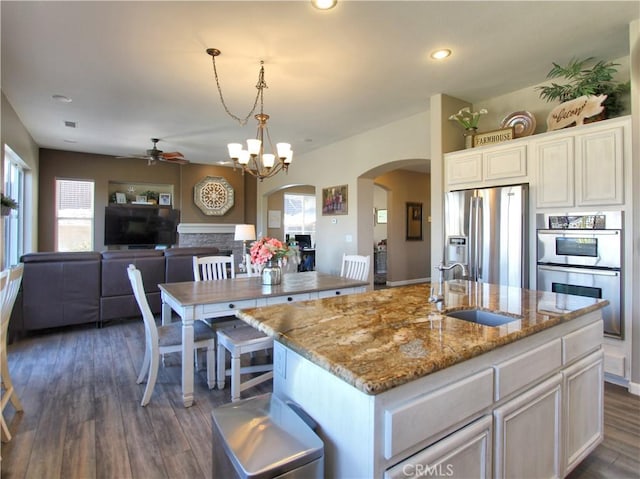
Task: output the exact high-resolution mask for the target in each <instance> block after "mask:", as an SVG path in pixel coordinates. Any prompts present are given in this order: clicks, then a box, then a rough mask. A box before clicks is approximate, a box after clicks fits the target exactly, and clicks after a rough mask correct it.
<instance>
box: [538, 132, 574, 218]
mask: <svg viewBox="0 0 640 479" xmlns="http://www.w3.org/2000/svg"><path fill="white" fill-rule="evenodd" d="M536 158H537V160H538V191H537V193H538V194H537V200H536V204H537V206H538V208H547V207H554V206H573V196H574V195H573V177H574V161H573V138H571V137H564V138H557V139H554V140H550V141H543V142H540V143H538V144H537V145H536Z"/></svg>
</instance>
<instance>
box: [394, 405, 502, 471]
mask: <svg viewBox="0 0 640 479" xmlns="http://www.w3.org/2000/svg"><path fill="white" fill-rule="evenodd" d="M491 426H492V418H491V416H484V417H483V418H481V419H478V420H477V421H476V422H474V423H471V424H469V425H468V426H466V427H464V428H462V429H460V430H459V431H457V432H455V433H453V434H451V435H450V436H447V437H446V438H445V439H443V440H441V441H439V442H437V443H435V444H434V445H432V446H430V447H428V448H426V449H424V450H422V451H420V452H418V453H417V454H415V455H413V456H411V457H410V458H408V459H406V460H404V461H402V462H401V463H400V464H397V465H395V466H394V467H392V468H390V469H389V470H387V471H385V473H384V478H385V479H405V478H407V477H474V478H478V479H482V478H485V479H488V478H489V477H491V430H492V427H491Z"/></svg>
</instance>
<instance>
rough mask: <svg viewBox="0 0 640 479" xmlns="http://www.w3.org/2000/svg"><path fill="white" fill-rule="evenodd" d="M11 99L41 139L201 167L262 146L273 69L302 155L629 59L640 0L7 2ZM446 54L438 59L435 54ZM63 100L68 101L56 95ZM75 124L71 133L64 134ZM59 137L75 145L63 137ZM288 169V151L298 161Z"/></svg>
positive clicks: (279, 128)
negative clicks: (445, 106) (232, 151)
mask: <svg viewBox="0 0 640 479" xmlns="http://www.w3.org/2000/svg"><path fill="white" fill-rule="evenodd" d="M0 8H1V12H0V13H1V20H2V30H1V34H2V78H1V79H2V91H3V92H4V93H5V95H6V96H7V98H8V100H9V102H10V103H11V105H12V106H13V108H14V109H15V110H16V112H17V114H18V116H19V117H20V119H21V120H22V122H23V123H24V125H25V126H26V128H27V129H28V130H29V131H30V132H31V135H32V136H33V138H34V140H35V141H36V143H38V145H40V146H41V147H45V148H53V149H61V150H71V151H82V152H90V153H101V154H107V155H127V154H132V153H140V154H142V153H143V152H144V151H145V150H146V149H147V148H150V147H151V142H150V140H149V139H150V138H151V137H158V138H160V139H161V140H162V141H161V143H159V145H158V146H159V148H160V149H162V150H164V151H173V150H178V151H181V152H182V153H183V154H184V155H185V157H187V158H188V159H189V160H191V161H193V162H196V163H215V162H217V161H221V160H225V159H226V144H227V143H228V142H230V141H244V139H246V138H248V137H252V136H255V128H256V123H255V121H254V120H251V121H250V122H249V123H248V125H247V126H246V127H244V128H241V127H240V126H239V125H238V124H237V123H235V122H234V121H233V120H232V119H231V118H229V117H228V116H226V114H225V113H224V110H223V108H222V106H221V104H220V100H219V98H218V94H217V91H216V87H215V81H214V77H213V69H212V65H211V57H210V56H209V55H207V54H206V53H205V49H206V48H208V47H215V48H218V49H220V50H222V55H221V56H220V57H218V60H217V64H218V72H219V75H220V80H221V83H222V88H223V93H224V95H225V100H226V101H227V103H228V105H229V107H230V109H231V110H232V111H233V113H235V114H236V115H238V116H245V114H246V113H247V112H248V111H249V110H250V108H251V106H252V102H253V99H254V97H255V93H256V90H255V84H256V79H257V74H258V70H259V64H260V60H264V62H265V79H266V82H267V85H268V87H269V88H268V89H267V90H266V91H265V112H266V113H269V114H270V115H271V116H272V119H271V121H270V123H269V125H270V132H271V136H272V138H273V140H274V142H276V141H288V142H290V143H291V144H292V148H293V149H294V152H295V154H296V155H299V154H301V153H303V152H306V151H309V150H311V149H315V148H319V147H321V146H324V145H326V144H329V143H332V142H335V141H338V140H340V139H343V138H346V137H349V136H352V135H354V134H357V133H360V132H363V131H366V130H368V129H371V128H375V127H377V126H380V125H384V124H386V123H389V122H391V121H394V120H397V119H400V118H404V117H407V116H410V115H413V114H416V113H418V112H421V111H425V110H426V109H427V108H428V103H429V97H430V96H432V95H433V94H436V93H446V94H449V95H452V96H455V97H458V98H463V99H465V100H467V101H470V102H472V103H473V102H474V101H479V100H482V99H487V98H490V97H492V96H496V95H499V94H503V93H505V92H509V91H514V90H518V89H521V88H524V87H526V86H528V85H532V84H534V83H538V82H541V81H544V79H545V75H546V74H547V72H548V71H549V69H550V67H551V62H554V61H555V62H558V63H564V62H566V61H568V60H569V59H571V58H573V57H576V58H584V57H587V56H595V57H597V58H602V59H607V60H610V59H616V58H620V57H622V56H625V55H628V54H629V53H628V52H629V40H628V24H629V23H630V21H631V20H633V19H635V18H639V17H640V2H638V1H637V0H636V1H626V2H614V1H567V2H554V1H526V2H516V1H507V2H485V1H472V2H463V1H446V2H435V1H355V0H351V1H346V0H340V1H339V3H338V6H337V7H336V8H335V9H333V10H331V11H328V12H320V11H317V10H315V9H314V8H313V7H311V5H310V3H309V2H308V1H307V0H300V1H293V2H285V1H258V2H249V1H229V2H218V1H216V2H204V1H200V2H187V1H180V2H165V1H158V2H123V1H112V2H94V1H83V2H55V1H45V2H28V1H6V0H3V1H2V2H0ZM440 47H447V48H450V49H452V50H453V56H452V57H451V58H449V59H448V60H446V61H444V62H435V61H433V60H431V59H430V58H429V53H430V52H431V51H433V50H435V49H437V48H440ZM55 94H61V95H66V96H67V97H70V98H71V99H72V100H73V101H72V102H71V103H60V102H57V101H55V100H53V99H52V95H55ZM65 121H74V122H77V128H75V129H72V128H68V127H65V124H64V123H65ZM65 140H73V141H75V143H70V142H67V141H65ZM294 163H295V156H294Z"/></svg>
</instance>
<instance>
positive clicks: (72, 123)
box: [64, 121, 78, 128]
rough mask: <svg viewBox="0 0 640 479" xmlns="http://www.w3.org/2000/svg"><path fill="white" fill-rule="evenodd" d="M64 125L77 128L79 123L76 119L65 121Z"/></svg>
mask: <svg viewBox="0 0 640 479" xmlns="http://www.w3.org/2000/svg"><path fill="white" fill-rule="evenodd" d="M64 126H66V127H69V128H76V127H77V126H78V124H77V123H76V122H75V121H65V122H64Z"/></svg>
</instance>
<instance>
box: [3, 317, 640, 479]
mask: <svg viewBox="0 0 640 479" xmlns="http://www.w3.org/2000/svg"><path fill="white" fill-rule="evenodd" d="M143 336H144V331H143V325H142V321H141V320H139V321H122V322H111V323H109V324H107V325H105V327H104V328H102V329H95V328H94V327H93V326H87V327H81V328H72V329H64V330H57V331H53V332H49V333H43V334H38V335H33V336H30V337H27V338H24V339H22V340H20V341H18V342H17V343H15V344H12V345H10V346H9V366H10V370H11V374H12V378H13V381H14V385H15V387H16V390H17V392H18V394H19V395H20V398H21V400H22V404H23V406H24V413H22V414H14V411H13V409H12V406H11V405H9V406H7V409H6V410H5V417H6V419H7V422H8V424H9V427H10V429H11V431H12V433H13V434H14V436H13V439H12V440H11V442H9V443H6V444H2V449H1V456H2V462H1V466H2V469H1V475H2V478H3V479H5V478H6V479H8V478H38V479H40V478H47V479H56V478H64V479H73V478H79V479H85V478H109V479H110V478H117V479H124V478H143V479H147V478H149V479H156V478H163V477H166V478H183V477H191V478H196V477H198V478H211V477H216V476H215V475H214V474H213V471H212V470H211V411H212V409H213V408H214V407H216V406H218V405H220V404H223V403H225V402H229V400H230V392H229V388H228V387H227V388H226V389H225V390H223V391H220V390H217V389H216V390H211V391H209V389H208V388H207V386H206V377H205V371H204V370H201V371H200V372H199V373H198V375H199V377H198V378H196V381H195V399H196V400H195V404H194V405H193V406H192V407H190V408H184V407H183V406H182V399H181V394H180V366H179V359H180V358H179V356H178V355H169V356H167V358H166V361H165V363H166V364H165V367H161V368H160V373H159V375H158V382H157V384H156V387H155V391H154V393H153V397H152V399H151V402H150V403H149V405H148V406H146V407H141V406H140V400H141V398H142V394H143V391H144V384H141V385H138V384H136V382H135V380H136V375H137V370H138V368H139V366H140V364H141V362H142V353H143V350H142V345H143V344H144V343H143V339H144V338H143ZM268 390H270V386H269V385H264V384H263V385H260V386H258V387H256V388H254V389H252V390H250V391H247V393H246V394H248V395H252V394H256V393H259V392H266V391H268ZM639 456H640V398H638V397H636V396H632V395H630V394H629V393H628V392H626V390H625V389H624V388H621V387H619V386H614V385H610V384H607V386H606V388H605V441H604V442H603V443H602V444H601V445H600V446H599V447H598V449H597V450H596V451H595V452H594V453H592V454H591V455H590V456H589V457H588V458H587V459H586V460H585V461H583V462H582V464H580V466H578V468H577V469H576V470H575V471H573V472H572V474H571V475H570V477H571V478H572V479H578V478H580V479H582V478H588V479H591V478H616V479H617V478H634V477H640V473H639V472H638V471H640V462H639V460H638V457H639ZM532 479H535V478H532Z"/></svg>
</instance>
